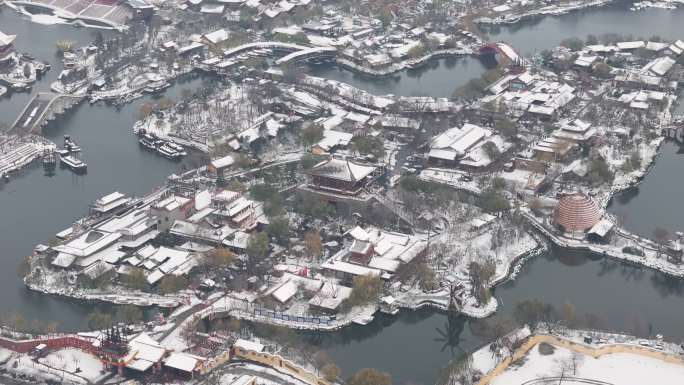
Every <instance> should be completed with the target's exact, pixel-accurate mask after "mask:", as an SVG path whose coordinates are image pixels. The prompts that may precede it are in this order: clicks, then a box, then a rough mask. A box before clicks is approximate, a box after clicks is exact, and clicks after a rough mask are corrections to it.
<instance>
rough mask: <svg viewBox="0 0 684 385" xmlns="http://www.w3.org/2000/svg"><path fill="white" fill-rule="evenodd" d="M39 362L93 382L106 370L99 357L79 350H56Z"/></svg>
mask: <svg viewBox="0 0 684 385" xmlns="http://www.w3.org/2000/svg"><path fill="white" fill-rule="evenodd" d="M39 362H41V363H43V364H45V365H47V366H50V367H52V368H55V369H60V370H62V371H65V372H67V373H72V374H76V375H78V376H81V377H83V378H86V379H88V380H90V381H93V382H95V380H97V379H98V378H99V377H101V376H102V374H103V373H102V370H103V369H104V366H103V365H102V362H100V360H99V359H98V358H97V357H95V356H93V355H91V354H88V353H86V352H84V351H82V350H78V349H63V350H56V351H53V352H51V353H50V354H48V355H47V356H45V357H43V358H41V359H40V360H39Z"/></svg>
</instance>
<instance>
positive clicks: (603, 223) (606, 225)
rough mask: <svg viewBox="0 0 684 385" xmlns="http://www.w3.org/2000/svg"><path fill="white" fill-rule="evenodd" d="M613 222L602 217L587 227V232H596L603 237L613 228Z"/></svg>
mask: <svg viewBox="0 0 684 385" xmlns="http://www.w3.org/2000/svg"><path fill="white" fill-rule="evenodd" d="M613 226H614V224H613V222H611V221H610V220H608V219H606V218H603V219H601V220H600V221H599V222H598V223H597V224H595V225H594V227H592V228H591V229H589V233H592V234H596V235H598V236H600V237H605V236H606V234H608V232H609V231H610V230H611V229H612V228H613Z"/></svg>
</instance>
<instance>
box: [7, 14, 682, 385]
mask: <svg viewBox="0 0 684 385" xmlns="http://www.w3.org/2000/svg"><path fill="white" fill-rule="evenodd" d="M0 9H2V12H0V28H1V29H2V30H3V32H5V33H10V34H18V35H19V38H18V39H17V43H16V45H17V47H18V49H19V51H25V52H29V53H31V54H33V55H34V56H36V57H38V58H41V59H43V60H47V61H49V62H50V63H51V64H52V66H53V68H52V70H51V71H50V72H49V73H48V74H47V76H46V77H45V78H44V79H43V80H42V81H41V82H40V83H39V84H37V85H35V86H34V90H37V89H47V88H49V83H50V82H51V81H52V80H53V79H55V78H56V76H57V75H58V74H59V71H60V70H61V68H60V67H61V65H60V64H59V61H58V60H57V59H56V57H55V56H54V52H55V49H54V43H55V41H56V40H59V39H65V38H66V39H70V40H74V41H77V42H79V43H84V42H87V41H89V40H90V38H91V31H90V30H86V29H76V28H73V27H70V26H62V25H57V26H42V25H36V24H31V23H29V22H27V21H26V20H23V19H21V18H20V17H19V16H18V15H17V14H16V13H15V12H13V11H12V10H9V9H7V8H0ZM683 12H684V10H681V9H680V10H677V11H663V10H645V11H640V12H630V11H628V10H627V8H626V6H625V5H624V4H622V5H615V6H611V7H606V8H601V9H591V10H586V11H580V12H576V13H571V14H569V15H565V16H561V17H547V18H542V19H537V20H534V21H530V22H525V23H523V24H521V25H520V26H515V27H501V28H500V29H499V31H498V33H497V34H492V39H495V40H509V41H511V43H512V45H513V46H514V47H516V48H517V49H519V50H521V51H522V52H523V53H531V52H535V50H541V49H544V48H550V47H553V46H554V45H556V44H557V43H558V42H559V41H560V40H562V39H564V38H568V37H574V36H581V37H585V36H586V35H587V34H598V35H600V34H602V33H607V32H616V33H621V34H625V33H631V34H633V35H635V36H646V37H648V36H651V35H656V34H657V35H660V36H663V37H669V38H679V37H684V23H682V22H681V21H682V20H684V17H682V16H684V13H683ZM482 71H484V67H483V66H482V65H481V64H480V63H479V62H478V61H477V60H475V59H471V58H462V59H456V60H453V61H449V60H447V59H440V60H435V61H433V62H431V63H430V64H429V65H428V66H426V67H423V68H421V69H418V70H409V71H404V72H402V73H400V74H399V75H398V77H395V79H393V78H389V79H383V80H380V81H372V80H368V79H364V78H362V77H358V76H353V75H352V74H351V73H349V72H346V71H341V70H338V69H335V68H319V69H317V70H315V71H314V74H315V75H318V76H328V77H331V78H333V79H337V80H341V81H346V82H349V83H351V84H353V85H355V86H358V87H361V88H364V89H366V90H369V91H371V92H373V93H378V94H387V93H393V94H397V95H434V96H448V95H450V94H451V93H452V92H453V89H455V88H456V87H458V85H460V84H463V83H465V81H467V80H468V79H470V78H472V77H475V76H479V74H480V73H481V72H482ZM396 79H398V80H396ZM201 83H202V80H201V79H199V78H195V79H191V80H188V82H187V83H185V84H177V85H175V86H174V87H172V88H170V89H168V90H167V92H166V94H167V96H170V97H175V96H176V95H177V94H178V93H179V92H180V90H181V89H183V88H195V87H198V86H200V85H201ZM28 99H29V94H14V95H12V96H11V98H2V99H0V119H1V120H5V121H9V122H11V121H13V120H14V118H15V117H16V115H17V114H18V113H19V111H20V110H21V109H22V108H23V107H24V105H25V103H26V102H27V100H28ZM146 100H151V98H144V99H139V100H137V101H135V102H134V103H132V104H130V105H127V106H124V107H123V108H122V109H121V110H120V111H117V110H116V109H115V108H113V107H110V106H106V105H103V104H97V105H89V104H87V103H84V104H82V105H80V106H79V107H77V108H75V109H73V110H72V111H70V112H69V113H68V114H66V115H65V116H63V117H61V118H59V119H58V120H56V121H55V122H52V123H51V124H50V125H49V126H47V128H46V129H45V130H44V132H45V136H47V137H48V138H50V139H52V140H54V141H56V142H61V136H62V135H64V134H70V135H72V137H73V138H74V139H75V140H76V141H77V142H78V143H79V144H80V145H81V146H82V147H83V148H84V152H83V158H84V160H85V161H86V162H87V163H88V171H89V174H88V175H86V176H83V177H76V176H74V175H73V174H71V173H70V172H68V171H61V170H57V174H56V175H55V176H53V177H46V176H44V175H43V171H42V169H41V168H40V167H38V168H34V169H31V170H27V171H25V172H24V173H23V174H22V175H21V176H19V177H17V178H15V179H14V180H12V181H11V182H10V183H9V184H7V185H5V186H4V188H3V189H2V190H0V213H1V215H0V258H1V261H2V263H3V267H4V269H2V271H0V312H3V313H9V312H13V311H20V312H22V313H24V314H25V316H26V318H28V319H31V318H40V319H41V320H43V321H48V320H57V321H59V322H60V323H61V326H62V328H65V329H70V330H73V329H77V328H83V327H84V326H85V325H84V324H85V322H84V318H85V315H86V314H87V313H88V312H90V311H91V310H92V309H93V306H92V305H91V304H88V305H86V304H83V303H79V302H76V301H71V300H68V299H63V298H57V297H49V296H43V295H39V294H35V293H31V292H29V291H28V290H26V289H25V287H24V286H23V284H22V282H21V280H20V278H19V277H17V274H16V272H15V266H17V264H18V263H19V261H20V260H21V259H22V258H23V256H25V255H27V254H29V253H30V252H31V250H32V248H33V247H34V246H35V244H37V243H40V242H45V241H47V240H48V239H50V238H51V237H52V236H53V235H54V234H55V233H56V232H58V231H60V230H62V229H64V228H66V227H67V226H69V225H70V224H71V222H72V221H74V220H75V219H77V218H79V217H81V216H82V215H84V214H85V213H86V210H87V207H88V204H90V203H91V202H92V201H93V200H95V199H97V198H98V197H100V196H102V195H104V194H107V193H110V192H112V191H114V190H119V191H121V192H124V193H128V194H138V195H140V194H144V193H147V192H149V191H151V190H152V189H153V188H154V187H155V186H159V185H161V184H162V183H163V182H164V179H165V177H166V176H167V175H168V174H170V173H171V172H174V171H175V170H176V169H177V167H178V165H177V164H175V163H171V162H168V161H166V160H165V159H162V158H160V157H157V156H155V155H153V154H150V153H147V152H144V151H141V150H140V149H139V147H138V144H137V143H136V140H135V137H134V136H133V135H131V131H130V130H131V127H132V124H133V122H134V121H135V116H136V113H137V111H138V108H139V106H140V104H141V103H142V102H144V101H146ZM679 157H680V155H679V154H677V148H676V147H675V146H673V145H671V144H665V145H664V147H663V154H662V155H661V156H660V158H659V159H658V162H657V163H656V166H655V167H654V169H653V171H652V172H651V173H650V174H649V175H648V176H647V178H646V180H645V181H644V183H643V184H642V185H641V186H640V187H639V191H638V194H633V193H631V194H632V195H633V196H631V197H630V196H629V195H624V196H622V194H621V196H619V197H618V198H616V199H615V200H614V201H615V202H614V203H613V206H612V207H611V211H613V212H616V213H620V212H624V213H626V215H625V225H626V226H627V227H628V228H629V229H632V230H634V231H638V232H644V233H647V234H648V233H650V232H651V231H652V229H653V228H654V227H655V226H665V227H667V228H669V229H671V230H672V231H675V230H678V229H684V223H683V222H684V210H682V208H681V207H682V206H681V205H678V204H677V203H678V201H677V199H676V198H677V197H678V196H682V192H683V191H682V189H684V184H683V183H682V182H681V178H680V177H679V176H680V174H681V172H680V170H681V168H680V167H679V165H680V158H679ZM665 190H666V191H665ZM625 194H630V193H625ZM495 295H496V297H497V298H499V300H500V302H501V304H502V305H501V308H500V312H502V313H506V314H510V312H511V311H512V309H513V307H514V306H515V304H516V303H518V302H519V301H522V300H525V299H539V300H542V301H545V302H549V303H552V304H554V305H555V306H556V307H560V306H562V305H563V303H565V302H571V303H573V304H574V305H575V308H576V313H577V314H578V315H581V314H584V313H593V314H596V315H597V316H598V318H600V320H601V322H602V324H603V325H604V326H605V327H610V328H614V329H618V330H628V331H631V332H634V331H635V330H644V329H648V328H649V325H650V326H651V328H652V329H653V330H654V331H656V332H660V333H663V334H664V335H666V336H667V337H670V338H675V339H684V329H682V328H681V324H682V321H684V306H682V305H684V301H683V298H682V296H683V295H684V284H682V282H681V281H677V280H673V279H671V278H668V277H666V276H664V275H662V274H659V273H657V272H654V271H650V270H644V269H639V268H636V267H632V266H628V265H624V264H620V263H617V262H614V261H607V260H603V259H600V258H599V259H592V258H588V257H587V256H584V255H582V254H577V253H566V252H564V251H558V250H552V251H549V252H547V253H545V254H544V255H542V256H540V257H537V258H535V259H533V260H531V261H529V262H528V263H527V264H526V265H525V266H524V267H523V268H522V270H521V272H520V274H519V276H518V277H517V279H516V280H515V281H511V282H507V283H504V284H502V285H501V286H499V287H498V288H496V290H495ZM101 308H102V309H112V308H113V307H112V306H102V307H101ZM446 321H447V317H446V316H445V315H443V314H440V313H435V312H431V311H427V310H426V311H417V312H410V311H404V312H401V313H400V315H399V316H397V317H393V318H391V317H385V316H382V315H381V316H379V317H378V319H377V320H376V321H374V322H373V323H372V324H371V325H368V326H365V327H357V326H354V327H350V328H348V329H344V330H342V331H340V332H337V333H333V334H324V335H322V336H320V337H319V342H318V343H319V344H321V346H323V347H324V348H326V349H327V350H329V352H330V354H331V355H332V357H333V358H334V359H335V360H336V361H337V362H338V363H339V364H340V366H341V367H342V368H343V370H344V373H345V375H349V374H351V373H353V372H354V371H356V370H358V369H360V368H363V367H377V368H379V369H381V370H385V371H388V372H390V373H392V375H393V376H394V379H395V383H396V384H400V385H403V384H408V383H413V384H414V385H415V384H425V385H427V384H432V383H433V382H434V380H435V379H436V377H437V373H438V370H439V368H441V367H442V366H444V365H445V364H446V363H447V361H448V359H449V358H450V357H451V354H452V353H451V347H449V346H446V347H445V346H444V342H443V341H441V340H440V339H441V334H440V333H439V332H438V331H437V330H436V329H437V328H439V329H441V330H443V329H444V328H445V323H446ZM452 325H454V326H455V328H456V329H457V330H459V329H460V328H461V327H462V328H463V331H462V332H461V333H454V335H455V336H456V337H459V338H460V339H461V340H462V342H460V344H458V345H457V346H456V347H454V353H458V352H459V348H463V349H465V350H468V349H472V348H474V347H476V346H479V345H480V344H481V343H482V341H480V340H479V339H478V338H477V337H475V336H473V335H472V333H471V332H470V330H469V326H468V321H467V319H465V318H461V319H460V321H457V322H452ZM443 348H444V349H443Z"/></svg>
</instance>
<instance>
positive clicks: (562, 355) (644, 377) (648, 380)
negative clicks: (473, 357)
mask: <svg viewBox="0 0 684 385" xmlns="http://www.w3.org/2000/svg"><path fill="white" fill-rule="evenodd" d="M561 375H563V376H569V377H575V378H582V379H589V380H597V381H605V382H608V383H611V384H616V385H618V384H619V385H643V384H663V385H665V384H672V385H675V384H682V383H684V365H682V364H673V363H667V362H664V361H662V360H659V359H655V358H650V357H645V356H641V355H637V354H634V353H614V354H606V355H604V356H601V357H598V358H593V357H591V356H587V355H583V354H579V353H575V352H573V351H571V350H569V349H565V348H559V347H556V348H555V351H554V352H553V354H550V355H543V354H541V353H539V348H538V346H537V347H534V348H532V349H531V350H530V351H529V353H528V354H527V356H525V359H524V360H523V361H522V363H521V364H520V365H519V366H513V365H512V366H510V367H509V368H508V369H507V370H506V371H505V372H503V373H502V374H501V375H499V376H497V377H495V378H494V380H493V381H492V382H491V384H492V385H517V384H524V383H527V381H531V380H535V379H542V378H548V377H559V376H561ZM556 381H557V380H556ZM554 383H555V382H554ZM563 383H564V384H575V383H580V382H578V381H572V380H564V381H563Z"/></svg>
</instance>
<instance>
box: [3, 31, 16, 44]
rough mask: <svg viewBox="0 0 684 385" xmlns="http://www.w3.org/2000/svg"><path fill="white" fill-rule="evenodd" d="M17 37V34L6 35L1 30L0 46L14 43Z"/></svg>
mask: <svg viewBox="0 0 684 385" xmlns="http://www.w3.org/2000/svg"><path fill="white" fill-rule="evenodd" d="M16 38H17V35H5V34H4V33H3V32H2V31H0V47H2V46H6V45H10V44H12V43H14V40H15V39H16Z"/></svg>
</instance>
